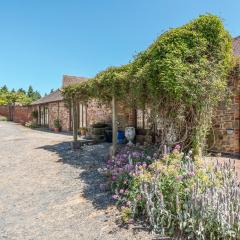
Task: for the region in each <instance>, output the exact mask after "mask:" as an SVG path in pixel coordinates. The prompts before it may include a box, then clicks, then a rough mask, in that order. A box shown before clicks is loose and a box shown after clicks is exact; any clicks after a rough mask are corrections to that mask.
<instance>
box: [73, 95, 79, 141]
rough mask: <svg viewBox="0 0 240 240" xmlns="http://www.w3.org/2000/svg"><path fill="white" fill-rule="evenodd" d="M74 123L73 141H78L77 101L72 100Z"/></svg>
mask: <svg viewBox="0 0 240 240" xmlns="http://www.w3.org/2000/svg"><path fill="white" fill-rule="evenodd" d="M72 115H73V116H72V123H73V141H74V142H76V141H77V133H78V132H77V109H76V101H75V100H74V99H73V100H72Z"/></svg>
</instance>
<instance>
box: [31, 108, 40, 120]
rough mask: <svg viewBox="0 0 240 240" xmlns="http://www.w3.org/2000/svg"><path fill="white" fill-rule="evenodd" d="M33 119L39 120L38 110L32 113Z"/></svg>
mask: <svg viewBox="0 0 240 240" xmlns="http://www.w3.org/2000/svg"><path fill="white" fill-rule="evenodd" d="M31 115H32V117H33V118H34V119H37V118H38V110H34V111H32V114H31Z"/></svg>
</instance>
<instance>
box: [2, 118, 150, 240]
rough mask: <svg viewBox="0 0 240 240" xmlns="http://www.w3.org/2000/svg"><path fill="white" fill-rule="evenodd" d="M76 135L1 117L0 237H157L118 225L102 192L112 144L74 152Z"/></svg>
mask: <svg viewBox="0 0 240 240" xmlns="http://www.w3.org/2000/svg"><path fill="white" fill-rule="evenodd" d="M69 141H71V136H68V135H63V134H54V133H49V132H43V131H39V130H31V129H28V128H25V127H22V126H20V125H17V124H14V123H10V122H0V239H1V240H2V239H9V240H10V239H11V240H13V239H16V240H30V239H32V240H45V239H46V240H48V239H51V240H63V239H64V240H72V239H77V240H79V239H80V240H81V239H84V240H85V239H86V240H93V239H94V240H97V239H104V240H108V239H152V236H151V235H150V234H148V233H147V232H145V231H143V230H139V229H138V228H136V227H134V228H133V227H131V228H130V229H126V228H124V227H120V226H118V225H117V224H116V220H117V219H118V216H117V215H116V214H117V213H118V211H117V210H116V209H115V208H114V207H113V206H112V203H111V196H110V194H109V193H108V192H102V191H101V190H100V189H99V184H100V183H102V182H104V179H103V178H102V177H101V175H99V173H98V171H97V169H98V168H99V167H100V166H102V165H103V164H104V161H105V158H106V155H107V152H108V148H109V145H108V144H99V145H95V146H85V147H84V148H83V149H82V150H79V151H75V152H73V151H71V149H70V147H69V146H70V144H69Z"/></svg>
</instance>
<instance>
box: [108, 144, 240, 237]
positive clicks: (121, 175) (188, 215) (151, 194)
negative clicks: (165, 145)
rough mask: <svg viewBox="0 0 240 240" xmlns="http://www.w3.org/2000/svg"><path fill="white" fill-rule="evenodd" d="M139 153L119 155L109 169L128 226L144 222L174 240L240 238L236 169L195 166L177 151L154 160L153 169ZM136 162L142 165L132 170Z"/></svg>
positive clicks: (196, 163)
mask: <svg viewBox="0 0 240 240" xmlns="http://www.w3.org/2000/svg"><path fill="white" fill-rule="evenodd" d="M132 151H133V152H132ZM135 151H136V150H134V149H132V150H131V149H127V151H125V152H127V153H128V154H127V155H126V154H125V152H124V153H121V152H120V153H119V154H118V155H117V156H116V158H115V159H113V161H110V162H109V164H110V166H108V169H109V170H110V176H112V187H113V192H114V195H113V198H114V199H115V200H116V204H117V205H118V206H119V208H120V209H121V212H122V217H123V221H124V222H129V220H133V219H135V220H140V221H142V220H144V221H145V222H146V223H147V224H148V226H150V227H151V228H152V230H154V231H155V232H157V233H158V234H160V235H161V237H174V239H175V238H176V239H199V240H202V239H212V240H217V239H239V238H240V218H239V214H240V201H239V197H240V188H239V181H238V177H237V174H236V172H235V166H234V163H231V162H230V161H229V163H227V162H225V163H224V164H220V163H218V162H216V163H215V162H208V161H193V159H192V153H191V152H189V153H188V154H184V153H183V152H181V151H180V146H179V145H177V146H175V148H174V149H173V151H172V152H171V153H169V154H166V155H164V156H163V157H162V158H160V159H155V158H151V161H152V163H146V162H147V161H148V162H149V159H150V158H149V156H148V157H146V156H145V157H142V155H139V154H137V153H136V152H135ZM125 155H126V156H125ZM133 156H139V157H140V158H141V159H142V160H141V161H142V162H136V163H135V164H134V165H133V166H132V165H129V163H133V162H134V161H133V159H132V157H133ZM126 158H127V159H128V160H129V163H127V162H126ZM140 158H139V159H140ZM119 166H121V168H119ZM130 166H131V167H130ZM113 177H114V178H113ZM130 222H132V221H130Z"/></svg>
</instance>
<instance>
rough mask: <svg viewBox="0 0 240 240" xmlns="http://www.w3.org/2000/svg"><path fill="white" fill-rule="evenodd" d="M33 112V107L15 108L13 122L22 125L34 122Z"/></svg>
mask: <svg viewBox="0 0 240 240" xmlns="http://www.w3.org/2000/svg"><path fill="white" fill-rule="evenodd" d="M32 111H33V109H32V107H31V106H15V107H14V112H13V121H14V122H16V123H21V124H25V123H26V122H29V121H32V120H33V118H32Z"/></svg>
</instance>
